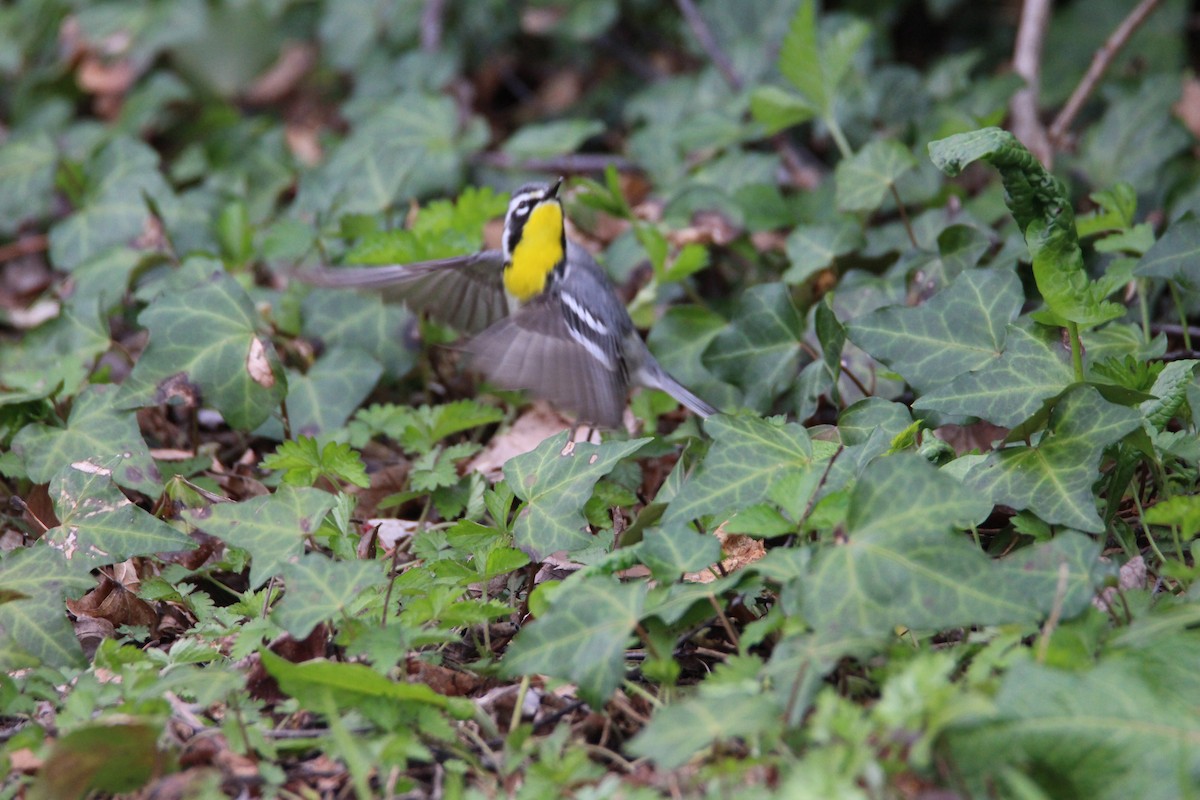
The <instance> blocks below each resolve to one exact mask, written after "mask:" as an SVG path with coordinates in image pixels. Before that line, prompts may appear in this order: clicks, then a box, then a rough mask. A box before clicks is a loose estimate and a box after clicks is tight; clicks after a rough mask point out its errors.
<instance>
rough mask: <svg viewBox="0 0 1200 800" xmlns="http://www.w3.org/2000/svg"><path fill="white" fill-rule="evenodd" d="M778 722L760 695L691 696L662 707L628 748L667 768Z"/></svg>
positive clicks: (771, 706)
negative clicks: (704, 750)
mask: <svg viewBox="0 0 1200 800" xmlns="http://www.w3.org/2000/svg"><path fill="white" fill-rule="evenodd" d="M779 725H780V721H779V710H778V709H777V708H776V707H775V704H774V703H773V702H771V700H770V698H768V697H766V696H764V695H761V694H747V693H744V692H736V693H732V694H725V695H718V696H715V697H695V698H691V699H688V700H684V701H682V702H676V703H673V704H671V705H665V706H663V707H662V708H661V709H660V710H659V711H658V712H657V713H655V715H654V718H653V719H652V720H650V724H649V725H647V726H646V727H644V728H643V729H642V730H641V731H640V732H639V733H638V735H637V736H635V737H634V738H633V740H632V741H630V742H629V751H630V752H631V753H633V754H634V755H636V756H640V757H643V758H650V759H653V761H654V763H655V764H656V765H657V766H658V767H659V768H661V769H668V770H670V769H675V768H677V767H681V766H683V765H684V764H686V763H687V762H688V760H689V759H691V757H692V756H694V755H695V754H696V753H698V752H700V751H701V750H702V749H704V748H705V747H708V746H710V745H712V744H714V743H716V742H721V741H728V740H731V739H737V738H739V737H740V738H746V739H752V738H753V737H755V736H756V735H761V734H764V733H766V732H768V731H772V730H775V729H776V728H778V727H779Z"/></svg>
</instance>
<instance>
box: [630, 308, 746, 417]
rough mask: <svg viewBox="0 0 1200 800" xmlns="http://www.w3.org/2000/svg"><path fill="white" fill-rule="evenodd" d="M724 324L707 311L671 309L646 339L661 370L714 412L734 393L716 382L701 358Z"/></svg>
mask: <svg viewBox="0 0 1200 800" xmlns="http://www.w3.org/2000/svg"><path fill="white" fill-rule="evenodd" d="M727 324H728V323H727V322H726V321H725V318H724V317H722V316H721V315H720V314H717V313H716V312H715V311H711V310H709V309H707V308H701V307H699V306H672V307H671V308H670V310H668V311H667V313H666V314H664V315H663V316H662V318H661V319H659V320H658V322H656V323H655V324H654V327H653V328H651V329H650V335H649V336H648V337H646V344H647V345H648V346H649V347H650V351H651V352H653V353H654V355H655V357H656V358H658V360H659V362H660V363H662V365H663V367H664V368H665V369H666V370H667V371H668V372H670V373H671V374H672V375H674V376H675V377H676V379H678V380H679V381H680V383H682V384H683V385H684V386H687V387H689V388H690V389H691V390H692V391H694V392H696V393H697V394H699V395H700V396H702V397H703V398H704V399H705V400H708V401H709V402H710V403H712V404H713V405H715V406H716V407H717V408H725V407H727V406H730V405H732V404H733V403H734V401H735V399H736V397H737V390H736V389H735V388H734V387H733V386H730V385H729V384H727V383H724V382H722V381H719V380H717V379H716V378H715V377H714V376H713V374H712V373H711V372H709V371H708V368H707V367H705V366H704V363H703V361H702V356H703V355H704V351H705V349H706V348H707V347H708V346H709V344H710V343H711V342H712V340H713V339H715V338H716V337H717V335H718V334H720V333H721V331H723V330H725V326H726V325H727Z"/></svg>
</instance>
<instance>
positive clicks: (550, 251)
mask: <svg viewBox="0 0 1200 800" xmlns="http://www.w3.org/2000/svg"><path fill="white" fill-rule="evenodd" d="M564 255H565V254H564V253H563V211H562V206H561V205H559V204H558V203H555V202H550V203H542V204H541V205H539V206H538V207H537V208H535V209H533V211H532V212H531V213H530V215H529V219H528V220H526V222H525V227H524V228H523V230H522V231H521V239H520V241H518V242H517V246H516V247H515V248H513V252H512V263H510V264H509V265H508V267H507V268H506V269H505V270H504V288H505V289H507V290H508V293H509V294H511V295H513V296H514V297H516V298H517V299H518V300H520V301H522V302H524V301H526V300H529V299H531V298H533V297H535V296H536V295H538V294H540V293H541V292H542V290H544V289H545V288H546V276H547V275H549V274H550V271H551V270H553V269H554V268H555V267H556V266H557V265H558V264H559V262H561V261H562V260H563V256H564Z"/></svg>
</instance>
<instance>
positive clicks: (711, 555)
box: [638, 525, 721, 579]
mask: <svg viewBox="0 0 1200 800" xmlns="http://www.w3.org/2000/svg"><path fill="white" fill-rule="evenodd" d="M638 557H639V558H641V559H642V562H643V563H644V564H646V565H647V566H648V567H650V569H652V570H653V571H654V574H655V575H661V576H663V577H664V578H667V579H676V578H678V577H679V576H680V575H682V574H683V573H685V572H696V571H698V570H702V569H704V568H705V567H708V566H710V565H712V564H715V563H717V562H718V561H720V560H721V543H720V542H719V541H717V537H715V536H711V535H706V534H699V533H696V532H695V531H694V530H692V529H690V528H688V527H686V526H684V525H671V526H667V527H663V528H652V529H651V530H648V531H646V533H645V535H644V537H643V538H642V544H641V547H640V548H639V549H638Z"/></svg>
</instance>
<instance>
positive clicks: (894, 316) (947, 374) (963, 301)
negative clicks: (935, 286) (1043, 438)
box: [846, 270, 1024, 392]
mask: <svg viewBox="0 0 1200 800" xmlns="http://www.w3.org/2000/svg"><path fill="white" fill-rule="evenodd" d="M1023 302H1024V294H1023V292H1022V291H1021V282H1020V280H1019V279H1018V278H1017V276H1016V273H1013V272H1010V271H1008V270H973V271H969V272H964V273H963V274H961V275H960V276H959V277H958V278H957V279H956V280H955V281H954V282H953V283H951V284H950V285H949V286H948V287H947V288H945V289H943V290H942V291H940V292H938V293H937V294H936V295H934V296H933V297H932V298H931V299H929V300H928V301H926V302H925V303H923V304H922V305H919V306H915V307H909V306H888V307H886V308H882V309H879V310H878V311H873V312H871V313H869V314H865V315H863V316H861V317H859V318H858V319H855V320H853V321H851V322H850V323H848V324H847V326H846V332H847V334H848V335H849V336H850V340H851V341H852V342H854V343H855V344H856V345H858V346H859V347H861V348H862V349H863V350H866V351H867V352H868V353H870V354H871V355H872V356H874V357H875V358H877V359H879V360H880V361H882V362H883V363H884V364H887V365H888V366H889V367H891V368H892V369H894V370H895V371H896V372H898V373H900V375H901V376H903V377H904V380H905V381H907V382H908V384H909V385H910V386H912V387H913V388H914V389H916V390H917V391H918V392H927V391H929V390H931V389H934V388H936V387H938V386H940V385H942V384H945V383H947V382H949V381H951V380H953V379H954V378H956V377H958V376H960V375H963V374H964V373H968V372H974V371H976V370H979V369H982V368H984V367H986V366H988V365H990V364H991V363H993V362H994V361H996V360H997V359H999V358H1001V357H1002V355H1003V353H1004V351H1005V339H1006V336H1007V326H1008V324H1009V323H1010V322H1012V321H1013V320H1015V319H1016V318H1017V314H1019V313H1020V311H1021V304H1022V303H1023Z"/></svg>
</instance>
